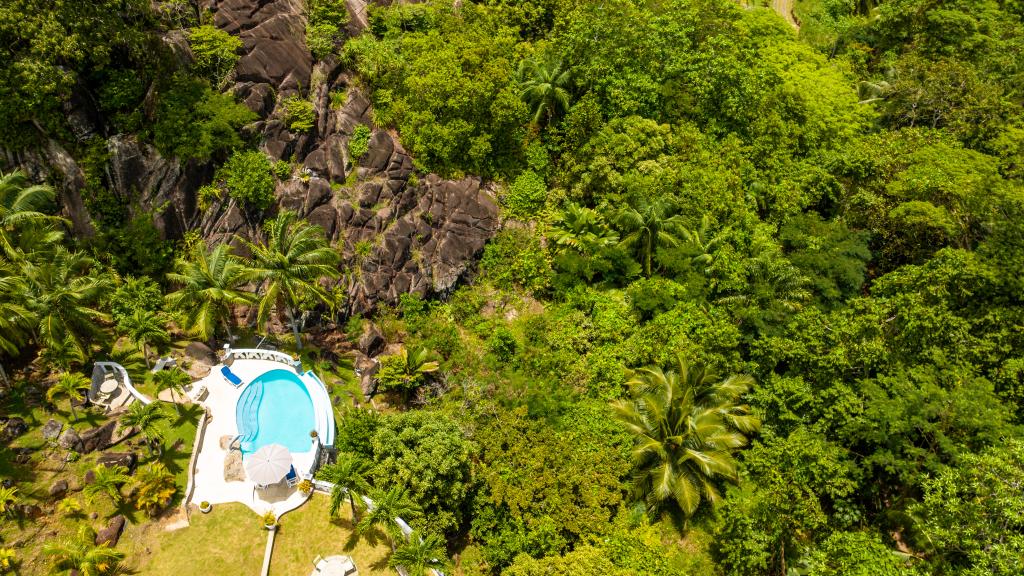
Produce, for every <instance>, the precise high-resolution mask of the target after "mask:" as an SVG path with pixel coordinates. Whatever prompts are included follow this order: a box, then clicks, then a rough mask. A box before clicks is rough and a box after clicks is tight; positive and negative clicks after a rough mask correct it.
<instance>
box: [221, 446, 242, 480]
mask: <svg viewBox="0 0 1024 576" xmlns="http://www.w3.org/2000/svg"><path fill="white" fill-rule="evenodd" d="M224 481H225V482H244V481H245V468H243V467H242V453H241V452H239V451H237V450H232V451H230V452H228V454H227V456H225V457H224Z"/></svg>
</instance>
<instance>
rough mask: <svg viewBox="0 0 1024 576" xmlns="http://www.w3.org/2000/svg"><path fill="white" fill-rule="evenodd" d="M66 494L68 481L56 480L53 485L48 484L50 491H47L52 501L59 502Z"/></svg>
mask: <svg viewBox="0 0 1024 576" xmlns="http://www.w3.org/2000/svg"><path fill="white" fill-rule="evenodd" d="M67 493H68V481H67V480H57V481H56V482H54V483H53V484H50V490H49V494H50V498H53V499H54V500H60V499H61V498H63V497H64V495H65V494H67Z"/></svg>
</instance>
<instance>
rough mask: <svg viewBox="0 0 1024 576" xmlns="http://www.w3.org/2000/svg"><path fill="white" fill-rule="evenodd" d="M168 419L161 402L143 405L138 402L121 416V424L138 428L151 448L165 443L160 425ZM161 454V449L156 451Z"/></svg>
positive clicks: (133, 403)
mask: <svg viewBox="0 0 1024 576" xmlns="http://www.w3.org/2000/svg"><path fill="white" fill-rule="evenodd" d="M166 419H167V413H166V412H164V409H163V406H162V405H160V403H159V402H153V403H150V404H143V403H142V402H140V401H138V400H136V401H135V402H132V404H131V406H129V407H128V410H127V411H126V412H125V413H124V414H122V415H121V424H122V425H123V426H131V427H134V428H138V429H139V432H141V433H142V436H143V437H144V438H145V439H146V442H147V443H148V444H149V445H150V446H159V443H160V442H162V441H163V433H162V432H161V431H160V427H159V424H160V423H161V422H163V421H164V420H166ZM156 451H157V452H159V448H157V450H156Z"/></svg>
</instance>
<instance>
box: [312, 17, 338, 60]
mask: <svg viewBox="0 0 1024 576" xmlns="http://www.w3.org/2000/svg"><path fill="white" fill-rule="evenodd" d="M337 37H338V27H337V26H335V25H334V24H329V23H327V22H321V23H319V24H312V25H310V26H307V27H306V46H308V47H309V51H310V52H312V53H313V57H314V58H316V59H317V60H323V59H324V58H326V57H328V56H330V55H331V53H332V52H334V43H335V42H336V41H337Z"/></svg>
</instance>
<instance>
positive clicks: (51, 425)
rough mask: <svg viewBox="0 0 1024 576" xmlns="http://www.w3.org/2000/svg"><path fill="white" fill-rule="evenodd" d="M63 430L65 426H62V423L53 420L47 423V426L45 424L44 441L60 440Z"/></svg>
mask: <svg viewBox="0 0 1024 576" xmlns="http://www.w3.org/2000/svg"><path fill="white" fill-rule="evenodd" d="M63 430H64V424H61V423H60V422H58V421H56V420H54V419H52V418H51V419H49V420H47V421H46V424H43V439H44V440H56V439H57V438H60V433H61V431H63Z"/></svg>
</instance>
